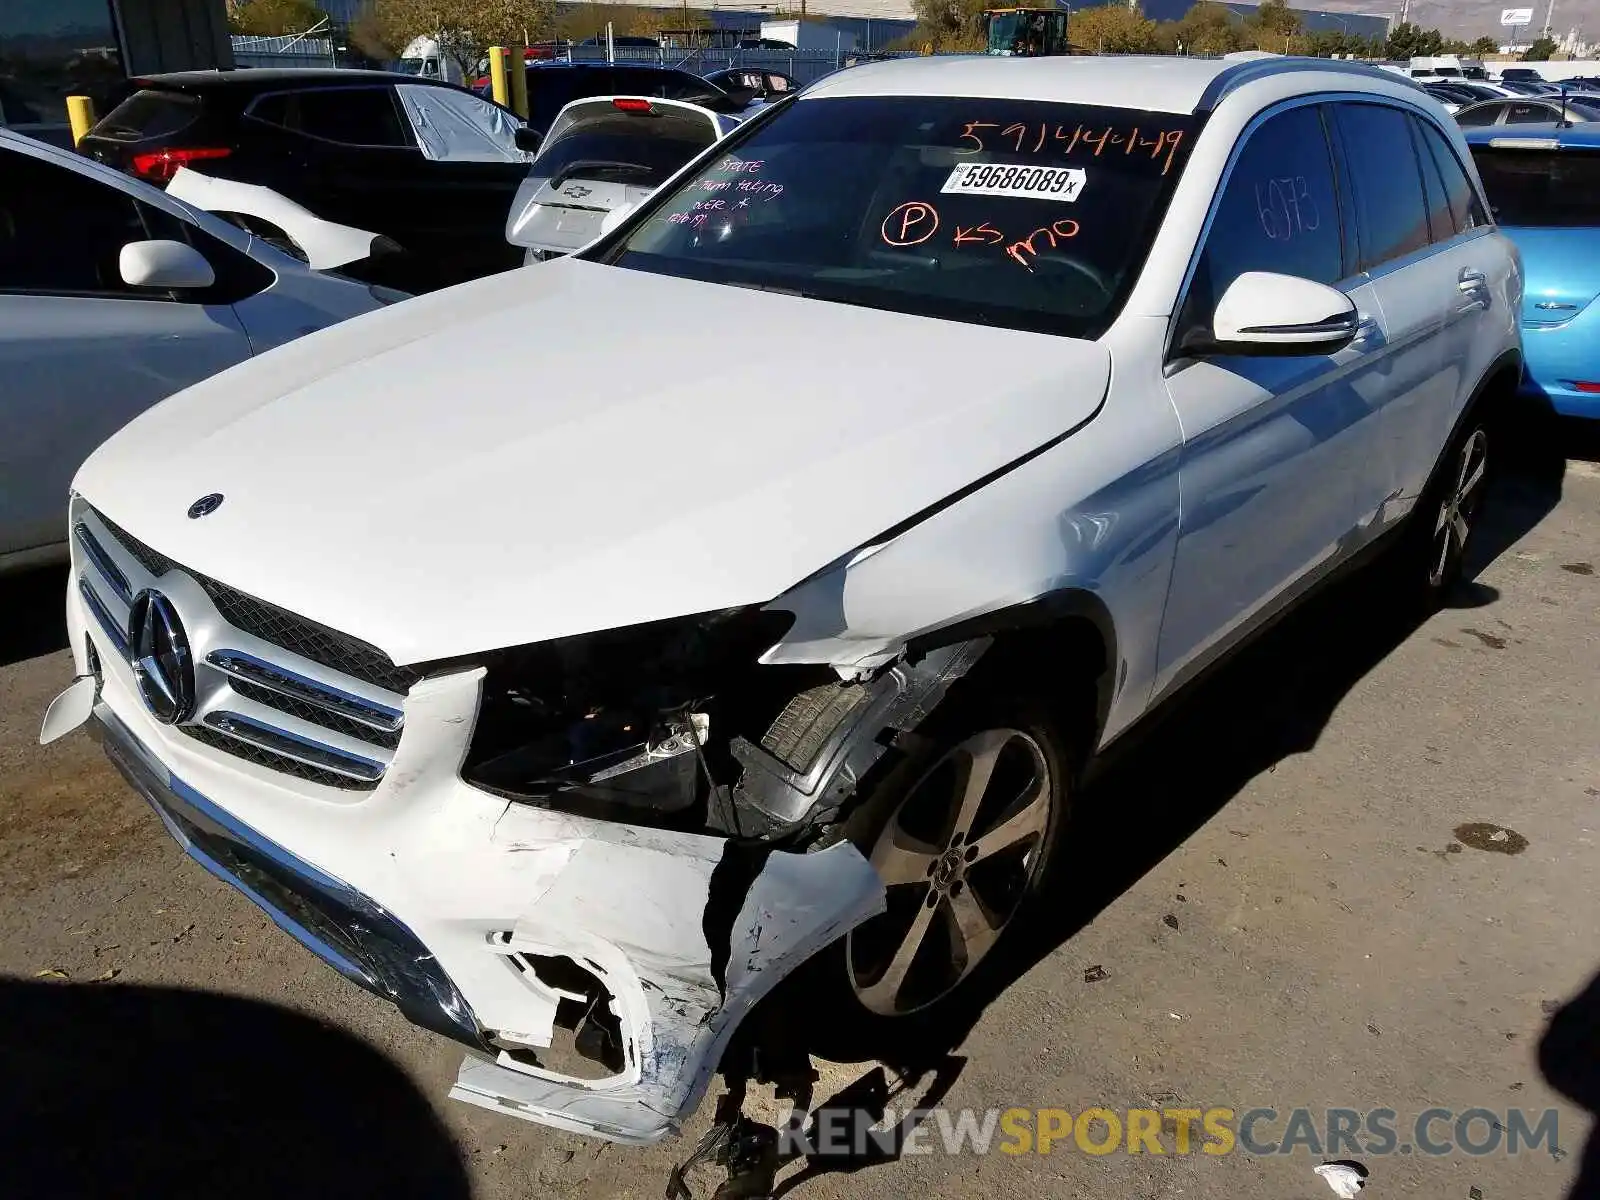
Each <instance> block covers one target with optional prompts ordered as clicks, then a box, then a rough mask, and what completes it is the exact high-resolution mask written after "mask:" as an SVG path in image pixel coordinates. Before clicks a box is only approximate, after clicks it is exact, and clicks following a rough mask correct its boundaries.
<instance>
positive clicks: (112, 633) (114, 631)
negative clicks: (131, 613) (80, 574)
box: [78, 578, 128, 658]
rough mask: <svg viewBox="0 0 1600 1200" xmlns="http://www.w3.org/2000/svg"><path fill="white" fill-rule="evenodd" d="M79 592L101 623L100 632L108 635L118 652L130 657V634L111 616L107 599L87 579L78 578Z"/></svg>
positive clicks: (124, 656)
mask: <svg viewBox="0 0 1600 1200" xmlns="http://www.w3.org/2000/svg"><path fill="white" fill-rule="evenodd" d="M78 594H79V595H80V596H82V597H83V602H84V604H86V605H87V606H88V608H89V611H90V613H92V614H93V615H94V619H95V620H96V621H98V622H99V624H100V632H102V633H103V634H105V635H106V637H107V638H108V639H109V640H110V642H111V644H112V645H113V646H115V647H116V648H117V653H118V654H120V655H121V656H122V657H123V658H127V657H128V635H127V633H126V632H124V631H123V628H122V626H121V625H119V624H118V623H117V622H116V620H115V619H114V618H113V617H112V616H111V613H110V610H108V609H107V608H106V605H105V601H103V600H101V599H100V594H99V593H98V592H96V591H95V590H94V585H93V584H91V583H90V582H89V581H88V580H87V579H81V578H80V579H79V580H78Z"/></svg>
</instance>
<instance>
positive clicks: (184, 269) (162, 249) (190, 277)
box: [117, 238, 217, 288]
mask: <svg viewBox="0 0 1600 1200" xmlns="http://www.w3.org/2000/svg"><path fill="white" fill-rule="evenodd" d="M117 270H118V271H119V272H121V274H122V282H123V283H125V284H127V285H128V286H129V287H142V288H206V287H210V286H211V285H212V284H213V283H215V282H216V281H217V273H216V272H215V271H213V270H212V269H211V264H210V263H208V262H207V261H206V259H205V255H203V254H201V253H200V251H198V250H196V249H195V248H194V247H193V246H191V245H189V244H188V243H187V242H172V241H167V240H166V239H164V238H162V239H156V240H154V241H149V242H129V243H128V244H127V245H126V246H124V247H123V248H122V252H121V253H120V254H119V255H117Z"/></svg>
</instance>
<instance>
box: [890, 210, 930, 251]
mask: <svg viewBox="0 0 1600 1200" xmlns="http://www.w3.org/2000/svg"><path fill="white" fill-rule="evenodd" d="M881 232H882V234H883V240H884V241H885V242H887V243H888V244H889V245H891V246H920V245H921V244H922V243H923V242H925V241H927V240H928V239H929V238H931V237H932V236H933V235H934V234H936V233H938V232H939V214H938V212H937V211H936V210H935V209H934V207H933V205H931V204H924V203H923V202H922V201H921V200H907V201H906V202H905V203H904V204H900V205H896V206H895V208H894V209H893V210H892V211H891V212H890V213H889V215H888V216H887V217H885V218H884V219H883V226H882V229H881Z"/></svg>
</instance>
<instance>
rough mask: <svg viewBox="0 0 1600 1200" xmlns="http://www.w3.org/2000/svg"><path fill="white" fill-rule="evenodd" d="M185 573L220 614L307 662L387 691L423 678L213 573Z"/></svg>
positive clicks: (373, 649) (370, 647) (346, 636)
mask: <svg viewBox="0 0 1600 1200" xmlns="http://www.w3.org/2000/svg"><path fill="white" fill-rule="evenodd" d="M190 574H191V575H194V579H195V582H196V583H198V584H199V585H200V586H201V587H202V588H204V589H205V592H206V595H208V596H210V597H211V603H213V604H215V605H216V606H217V611H218V612H219V613H221V614H222V618H223V620H225V621H227V622H228V624H230V625H232V626H234V628H236V629H242V630H244V631H245V632H246V633H252V634H254V635H255V636H256V637H258V638H260V639H261V640H262V641H264V642H271V643H272V644H273V645H274V646H282V647H283V648H284V649H285V650H291V651H293V652H294V653H296V654H298V655H300V656H301V657H302V658H309V659H310V660H311V661H312V662H316V663H321V664H322V665H323V666H325V667H331V668H332V669H333V670H335V671H340V672H343V673H344V674H346V675H351V676H354V677H355V678H356V679H360V680H364V681H365V682H367V683H370V684H374V685H376V686H377V687H381V688H386V689H387V690H389V691H391V692H401V693H404V692H406V691H409V690H410V688H411V685H412V684H414V683H415V682H416V681H417V680H418V679H420V678H422V676H420V675H419V674H418V673H417V672H415V671H412V670H410V669H408V668H406V667H397V666H395V665H394V663H393V661H391V660H390V658H389V656H388V655H387V654H385V653H384V652H383V651H382V650H379V649H378V648H377V647H376V646H373V645H369V644H368V643H366V642H363V641H361V640H360V639H359V638H353V637H351V636H350V635H349V634H344V633H340V632H338V631H337V630H334V629H329V628H328V627H327V626H326V625H319V624H317V622H315V621H310V620H307V619H306V618H305V617H301V616H296V615H295V614H294V613H292V612H289V611H288V610H287V609H282V608H279V607H278V606H277V605H276V604H268V603H267V602H266V601H265V600H257V599H256V598H255V597H254V596H247V595H245V593H243V592H241V591H239V590H238V589H237V588H231V587H229V586H228V585H227V584H225V583H218V582H217V581H216V580H215V579H207V578H206V577H205V576H203V575H195V574H194V572H192V571H191V572H190Z"/></svg>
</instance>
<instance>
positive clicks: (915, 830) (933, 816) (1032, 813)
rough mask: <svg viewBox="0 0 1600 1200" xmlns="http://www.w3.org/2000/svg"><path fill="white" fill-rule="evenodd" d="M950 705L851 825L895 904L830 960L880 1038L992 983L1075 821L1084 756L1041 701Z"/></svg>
mask: <svg viewBox="0 0 1600 1200" xmlns="http://www.w3.org/2000/svg"><path fill="white" fill-rule="evenodd" d="M951 700H952V701H954V700H955V697H954V696H952V697H951ZM941 715H942V714H937V713H936V714H935V716H934V717H933V718H932V719H931V720H930V721H929V722H927V723H925V724H924V726H923V727H922V728H920V729H919V730H917V732H916V734H915V735H913V736H914V741H915V746H914V748H913V749H912V750H911V751H910V753H909V754H907V756H906V757H905V758H904V759H903V760H901V761H900V762H899V763H897V764H895V766H894V767H893V768H892V769H891V770H890V771H889V773H888V774H886V775H885V776H884V777H883V778H882V780H881V782H880V783H878V784H877V786H875V787H874V788H873V789H872V791H871V792H870V794H869V795H868V796H867V797H866V798H865V800H864V801H863V803H862V804H861V805H860V806H859V807H858V808H857V809H856V811H855V812H854V813H853V814H852V815H851V817H850V819H849V820H848V821H847V822H846V825H845V834H846V836H847V837H848V838H849V839H850V840H851V841H852V842H853V843H854V844H855V845H856V846H857V848H859V849H860V850H861V853H862V854H863V855H865V856H866V857H867V858H868V859H869V860H870V861H872V863H873V865H874V866H875V867H876V868H877V869H878V870H879V873H880V874H881V875H883V876H884V878H885V897H886V902H887V911H886V912H884V913H883V914H881V915H879V916H876V917H873V918H871V919H869V920H868V921H866V922H864V923H863V924H861V925H860V926H858V927H857V928H856V929H854V930H852V931H851V932H850V933H849V934H847V935H846V936H845V937H844V938H843V939H841V940H840V941H839V942H838V943H836V944H835V946H834V947H833V950H832V952H831V956H830V957H831V958H832V959H833V961H832V962H830V963H828V964H827V965H826V967H825V970H826V971H827V973H828V975H829V977H830V979H829V983H830V986H829V990H830V991H832V992H834V993H836V994H841V995H840V997H839V1004H840V1007H841V1008H842V1010H843V1011H842V1012H841V1013H840V1015H841V1016H842V1017H843V1018H845V1021H846V1024H847V1025H848V1026H849V1027H851V1028H852V1029H853V1031H854V1032H855V1033H857V1034H868V1035H869V1036H870V1037H872V1038H885V1039H891V1040H892V1039H893V1038H894V1037H895V1035H896V1034H897V1033H903V1034H912V1035H913V1036H914V1034H915V1030H916V1029H919V1028H922V1027H925V1025H926V1023H927V1022H929V1021H937V1020H939V1019H941V1018H942V1017H943V1016H945V1015H946V1014H947V1013H949V1012H950V1011H952V1010H954V1009H956V1008H959V1007H960V1005H961V1004H962V1001H963V998H964V997H967V996H969V995H972V994H975V993H977V992H978V991H979V990H980V989H978V988H976V987H974V986H973V984H974V981H975V980H977V979H980V978H981V976H982V975H983V974H984V970H983V969H984V967H985V966H986V965H989V964H991V963H992V962H993V961H994V958H995V949H996V947H997V946H999V945H1001V944H1003V942H1004V940H1005V935H1006V934H1007V933H1008V932H1009V931H1010V930H1011V929H1012V928H1013V927H1014V926H1016V925H1018V924H1019V918H1020V917H1021V916H1022V915H1023V914H1024V912H1025V911H1026V910H1027V908H1028V907H1029V905H1030V903H1031V902H1032V901H1033V900H1034V899H1035V898H1036V897H1037V896H1038V894H1039V891H1040V889H1041V887H1042V886H1043V884H1044V881H1045V878H1046V876H1047V874H1048V872H1049V868H1050V866H1051V864H1052V862H1053V861H1054V860H1055V858H1056V856H1057V850H1058V848H1059V846H1060V845H1061V843H1062V841H1063V835H1064V830H1065V828H1066V826H1067V820H1068V815H1069V808H1070V797H1071V794H1072V791H1073V780H1074V779H1075V777H1076V762H1077V758H1076V756H1075V755H1074V754H1073V753H1072V750H1073V747H1072V746H1071V745H1070V743H1069V741H1068V739H1067V738H1066V737H1065V736H1063V734H1062V732H1061V730H1060V725H1059V723H1058V721H1057V720H1056V719H1055V718H1054V717H1053V716H1051V715H1050V714H1049V713H1048V712H1047V710H1045V709H1044V707H1043V706H1041V705H1037V704H1034V703H1031V702H1027V701H1018V702H1014V703H1010V704H1004V705H1000V704H990V705H981V706H979V705H970V704H969V705H964V706H958V707H957V708H956V710H955V711H954V712H952V713H951V714H949V715H948V716H944V717H943V719H941ZM985 768H987V773H986V774H985V773H983V772H984V770H985ZM979 779H982V781H983V783H984V786H983V787H982V788H981V789H980V788H975V787H973V786H972V785H973V784H974V783H975V782H977V781H978V780H979ZM913 943H914V944H913Z"/></svg>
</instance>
